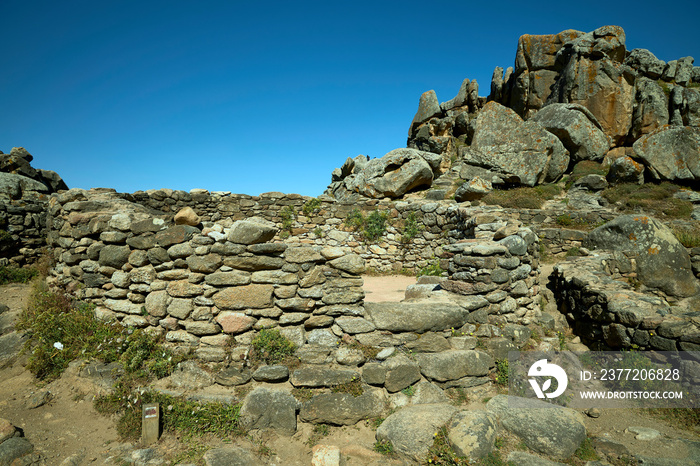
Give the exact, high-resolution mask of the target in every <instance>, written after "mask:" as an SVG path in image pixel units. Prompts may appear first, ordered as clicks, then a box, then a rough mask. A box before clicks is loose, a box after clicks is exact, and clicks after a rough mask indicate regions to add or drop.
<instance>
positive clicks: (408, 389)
mask: <svg viewBox="0 0 700 466" xmlns="http://www.w3.org/2000/svg"><path fill="white" fill-rule="evenodd" d="M401 393H403V394H404V395H406V396H408V397H411V396H413V395H415V394H416V389H415V388H413V385H409V386H408V387H406V388H404V389H403V390H401Z"/></svg>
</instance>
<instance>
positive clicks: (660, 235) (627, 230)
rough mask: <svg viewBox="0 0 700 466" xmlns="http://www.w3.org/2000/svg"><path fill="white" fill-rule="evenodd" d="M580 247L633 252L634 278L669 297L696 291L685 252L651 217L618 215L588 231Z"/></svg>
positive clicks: (664, 228) (670, 233) (663, 226)
mask: <svg viewBox="0 0 700 466" xmlns="http://www.w3.org/2000/svg"><path fill="white" fill-rule="evenodd" d="M583 245H584V246H585V247H586V248H589V249H607V250H613V251H622V252H632V253H634V254H635V258H636V262H637V277H638V278H639V280H640V281H641V282H642V283H644V284H645V285H646V286H649V287H651V288H658V289H660V290H661V291H663V292H664V293H667V294H669V295H671V296H680V297H687V296H692V295H694V294H695V293H697V292H698V284H697V281H696V280H695V276H694V275H693V271H692V268H691V264H690V256H689V255H688V251H687V250H686V249H685V247H683V245H682V244H681V243H680V242H679V241H678V240H677V239H676V237H675V236H674V235H673V232H671V230H670V229H668V227H666V226H665V225H663V224H662V223H661V222H659V221H658V220H655V219H653V218H651V217H647V216H643V215H621V216H619V217H617V218H616V219H614V220H612V221H610V222H608V223H606V224H605V225H603V226H601V227H598V228H596V229H595V230H593V231H591V232H590V233H589V235H588V237H587V238H586V239H585V241H584V243H583Z"/></svg>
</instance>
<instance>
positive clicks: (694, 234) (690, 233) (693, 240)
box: [671, 224, 700, 248]
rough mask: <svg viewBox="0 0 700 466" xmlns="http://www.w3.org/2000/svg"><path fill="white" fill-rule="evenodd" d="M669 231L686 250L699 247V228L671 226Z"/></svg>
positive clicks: (696, 226)
mask: <svg viewBox="0 0 700 466" xmlns="http://www.w3.org/2000/svg"><path fill="white" fill-rule="evenodd" d="M671 231H672V232H673V236H675V237H676V239H677V240H678V241H680V243H681V244H682V245H683V246H685V247H686V248H697V247H700V226H698V225H697V224H696V225H693V226H678V225H672V226H671Z"/></svg>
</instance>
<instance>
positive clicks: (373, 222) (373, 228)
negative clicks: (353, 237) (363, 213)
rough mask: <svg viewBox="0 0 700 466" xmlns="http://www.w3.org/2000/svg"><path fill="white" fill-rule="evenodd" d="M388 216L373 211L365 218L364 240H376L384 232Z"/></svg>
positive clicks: (384, 213)
mask: <svg viewBox="0 0 700 466" xmlns="http://www.w3.org/2000/svg"><path fill="white" fill-rule="evenodd" d="M387 218H389V215H388V214H387V213H386V212H379V211H378V210H375V211H373V212H372V213H370V214H369V215H368V216H367V222H366V225H365V229H364V235H365V238H367V239H368V240H369V241H376V240H378V239H379V238H380V237H381V236H382V235H383V234H384V233H385V232H386V221H387Z"/></svg>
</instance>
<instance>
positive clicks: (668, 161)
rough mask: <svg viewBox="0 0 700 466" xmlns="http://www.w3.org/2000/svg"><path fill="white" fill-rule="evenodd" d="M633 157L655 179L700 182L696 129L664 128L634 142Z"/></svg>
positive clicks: (699, 131) (699, 142)
mask: <svg viewBox="0 0 700 466" xmlns="http://www.w3.org/2000/svg"><path fill="white" fill-rule="evenodd" d="M633 148H634V153H635V155H636V156H637V157H638V158H639V159H640V160H641V161H642V162H643V163H644V164H645V165H646V166H647V169H648V171H649V173H650V174H651V176H652V177H653V178H655V179H657V180H669V181H698V180H700V128H698V127H692V126H685V127H683V126H680V127H679V126H675V127H671V126H665V127H663V128H661V129H659V130H658V131H656V132H654V133H651V134H648V135H646V136H644V137H642V138H640V139H639V140H637V142H635V143H634V146H633Z"/></svg>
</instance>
